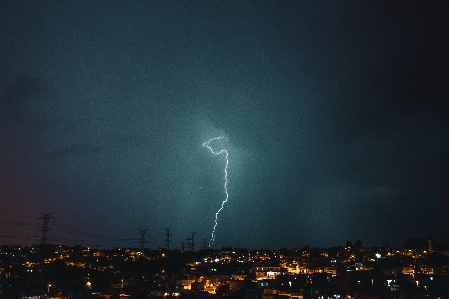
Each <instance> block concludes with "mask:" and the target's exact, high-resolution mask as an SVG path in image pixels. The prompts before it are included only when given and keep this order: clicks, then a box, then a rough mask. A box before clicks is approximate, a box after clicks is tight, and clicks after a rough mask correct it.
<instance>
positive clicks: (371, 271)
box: [0, 238, 449, 299]
mask: <svg viewBox="0 0 449 299" xmlns="http://www.w3.org/2000/svg"><path fill="white" fill-rule="evenodd" d="M222 297H226V298H242V299H243V298H245V299H256V298H257V299H279V298H282V299H287V298H291V299H309V298H322V299H328V298H336V299H340V298H341V299H343V298H355V299H368V298H369V299H374V298H379V299H380V298H388V299H393V298H397V299H399V298H401V299H406V298H410V299H414V298H435V299H436V298H441V299H443V298H449V246H448V244H441V243H440V244H438V243H434V242H433V241H432V239H431V238H429V239H422V238H414V239H408V240H407V241H405V243H404V246H403V248H393V247H392V246H390V245H389V244H383V245H382V246H379V247H364V246H362V242H361V241H356V242H354V243H352V242H350V241H347V242H346V244H345V246H338V247H331V248H316V247H315V248H311V247H310V246H308V245H306V246H304V247H302V248H293V249H278V250H267V249H258V250H253V249H245V248H232V247H225V248H222V249H220V250H218V249H202V250H199V251H181V250H170V249H167V248H159V249H157V250H151V249H148V248H141V249H137V248H114V249H100V248H87V247H82V246H71V247H69V246H63V245H50V244H46V245H36V246H27V247H21V246H12V245H3V246H1V247H0V298H5V299H13V298H14V299H17V298H21V299H47V298H51V299H56V298H58V299H74V298H77V299H78V298H79V299H90V298H111V299H114V298H127V299H136V298H137V299H140V298H222Z"/></svg>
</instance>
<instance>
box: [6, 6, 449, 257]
mask: <svg viewBox="0 0 449 299" xmlns="http://www.w3.org/2000/svg"><path fill="white" fill-rule="evenodd" d="M448 13H449V7H448V5H447V4H446V3H443V2H433V3H427V2H426V3H424V2H410V3H409V2H407V3H404V2H399V3H386V2H364V3H359V2H356V1H343V2H312V1H254V2H251V1H248V2H243V3H242V2H239V1H228V2H219V1H215V2H214V1H148V2H141V1H131V2H123V1H96V2H78V1H77V2H70V1H69V2H65V1H59V2H45V3H37V2H26V3H25V2H16V1H4V2H2V3H1V4H0V22H1V24H0V39H1V41H2V42H1V45H0V243H2V244H14V243H15V241H16V240H20V241H21V242H23V243H26V242H31V243H32V242H34V241H35V240H36V238H37V239H39V237H40V234H39V231H38V230H39V229H40V228H41V225H42V222H41V221H42V220H39V217H41V216H42V214H40V213H52V212H54V214H53V216H52V217H53V218H54V219H52V220H51V221H50V224H49V225H50V227H51V228H52V229H54V231H53V236H54V237H58V238H60V240H64V239H65V240H66V241H67V242H72V241H75V240H77V239H76V238H75V237H76V235H75V233H76V232H77V231H78V232H83V234H84V237H86V236H87V234H86V233H90V234H91V236H90V237H92V238H94V236H95V235H96V236H99V237H101V238H103V239H101V238H99V239H100V240H98V241H99V243H101V242H100V241H101V240H103V241H104V242H103V243H109V241H110V242H112V241H117V242H121V241H123V242H125V243H126V242H128V241H126V240H130V239H138V238H139V231H138V229H142V230H144V229H148V233H150V236H151V235H152V236H151V239H152V240H157V241H155V242H163V240H164V229H166V228H169V227H172V228H173V234H174V235H173V239H174V240H177V241H178V242H179V241H183V240H184V241H185V239H186V238H187V237H188V236H190V234H191V233H192V232H196V237H197V239H198V241H200V240H202V239H203V238H206V239H209V241H210V239H211V238H212V239H214V242H213V246H214V247H215V248H221V247H227V246H233V247H246V248H261V247H263V248H294V247H301V246H304V245H305V244H308V245H310V246H312V247H314V246H316V247H328V246H331V245H335V244H344V243H345V242H346V241H347V240H352V241H356V240H362V242H363V243H364V244H366V245H367V246H374V245H381V244H383V243H391V244H393V245H400V243H399V244H397V243H396V242H403V241H404V240H406V239H407V238H409V237H413V236H416V237H423V238H425V237H427V236H432V237H433V238H434V239H435V240H438V241H439V242H448V241H449V240H448V239H447V236H448V232H449V159H448V153H449V117H447V115H449V101H448V100H447V99H448V96H449V91H448V85H447V82H449V80H448V79H449V73H448V71H447V70H448V69H449V60H448V56H447V53H449V35H448V34H447V32H448V31H449V20H448V18H447V14H448ZM222 136H223V137H225V138H223V140H219V141H220V144H217V145H216V146H217V147H220V148H214V150H215V151H217V152H218V151H221V150H226V159H225V155H213V154H211V151H210V150H209V149H208V148H207V147H204V146H203V145H204V143H205V142H207V141H208V140H211V139H213V138H217V137H222ZM228 159H229V160H228ZM225 162H226V163H225ZM225 165H226V167H227V168H226V175H227V177H226V178H227V180H226V185H224V183H225V177H224V171H225V168H224V166H225ZM225 189H226V190H225ZM225 191H226V192H225ZM225 198H226V199H227V201H226V202H225V203H224V199H225ZM223 203H224V205H223ZM221 205H223V206H222V207H223V208H222V209H221V210H220V207H221ZM217 211H219V215H218V214H217ZM217 215H218V216H217ZM217 217H218V218H217ZM58 225H59V226H60V227H59V228H58ZM56 229H59V231H57V230H56ZM49 233H50V232H49ZM50 234H51V233H50ZM211 234H212V237H211ZM49 237H51V235H50V236H49ZM79 237H80V239H82V237H83V235H82V236H79ZM106 241H107V242H106ZM23 245H25V244H23ZM92 245H96V244H92ZM99 245H101V244H99ZM123 245H125V246H128V243H126V244H123ZM176 245H177V246H179V244H176ZM117 246H121V244H117ZM155 246H158V244H155Z"/></svg>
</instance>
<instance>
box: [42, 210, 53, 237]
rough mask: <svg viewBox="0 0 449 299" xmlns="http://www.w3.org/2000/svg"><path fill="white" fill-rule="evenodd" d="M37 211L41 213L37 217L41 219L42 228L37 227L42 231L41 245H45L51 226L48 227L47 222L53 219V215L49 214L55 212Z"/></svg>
mask: <svg viewBox="0 0 449 299" xmlns="http://www.w3.org/2000/svg"><path fill="white" fill-rule="evenodd" d="M39 213H40V214H41V215H42V216H41V217H39V219H42V228H41V229H39V230H40V231H41V232H42V234H41V245H45V244H47V233H48V232H49V231H51V228H49V227H48V222H50V219H54V218H53V217H51V215H53V214H54V213H55V212H51V213H41V212H39Z"/></svg>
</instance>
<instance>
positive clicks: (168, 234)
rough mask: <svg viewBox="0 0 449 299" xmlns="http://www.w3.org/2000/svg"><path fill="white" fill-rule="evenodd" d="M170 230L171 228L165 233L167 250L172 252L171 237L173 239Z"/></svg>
mask: <svg viewBox="0 0 449 299" xmlns="http://www.w3.org/2000/svg"><path fill="white" fill-rule="evenodd" d="M170 229H171V227H168V228H166V229H165V230H166V231H167V232H166V233H165V248H167V249H168V250H170V237H171V234H170Z"/></svg>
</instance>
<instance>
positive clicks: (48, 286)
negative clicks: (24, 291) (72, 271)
mask: <svg viewBox="0 0 449 299" xmlns="http://www.w3.org/2000/svg"><path fill="white" fill-rule="evenodd" d="M51 286H52V284H51V283H48V284H47V295H50V287H51Z"/></svg>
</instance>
